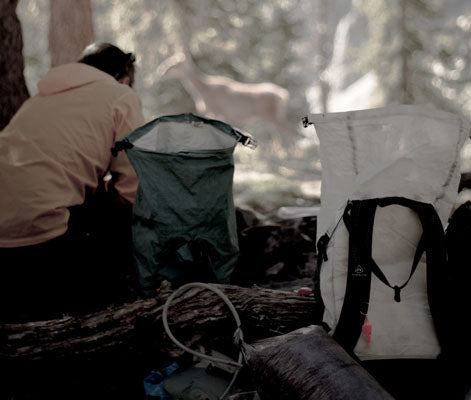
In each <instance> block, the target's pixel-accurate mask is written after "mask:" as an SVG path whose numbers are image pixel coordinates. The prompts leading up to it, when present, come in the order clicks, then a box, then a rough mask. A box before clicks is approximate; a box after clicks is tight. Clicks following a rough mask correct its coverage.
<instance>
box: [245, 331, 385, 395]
mask: <svg viewBox="0 0 471 400" xmlns="http://www.w3.org/2000/svg"><path fill="white" fill-rule="evenodd" d="M247 350H248V354H247V358H248V367H249V368H250V371H251V375H252V376H253V377H254V378H253V379H254V381H255V385H256V389H257V393H258V394H260V397H261V398H262V399H278V400H311V399H312V400H323V399H330V400H355V399H358V400H367V399H371V400H376V399H385V400H386V399H392V396H391V395H390V394H389V393H388V392H386V390H385V389H383V387H381V385H380V384H379V383H378V382H377V381H376V380H375V379H374V378H373V377H372V376H371V375H370V374H369V373H368V372H367V371H366V370H365V369H364V368H363V367H362V366H360V364H358V363H357V362H356V361H355V360H353V359H352V358H351V357H350V356H349V355H348V354H347V352H346V351H345V350H344V349H342V348H341V347H340V345H339V344H337V343H336V342H335V341H334V339H332V338H331V337H330V336H329V335H328V334H327V333H326V332H325V330H324V329H323V328H322V327H321V326H309V327H305V328H301V329H298V330H296V331H294V332H290V333H288V334H285V335H281V336H276V337H273V338H268V339H264V340H261V341H259V342H257V343H253V344H252V346H247Z"/></svg>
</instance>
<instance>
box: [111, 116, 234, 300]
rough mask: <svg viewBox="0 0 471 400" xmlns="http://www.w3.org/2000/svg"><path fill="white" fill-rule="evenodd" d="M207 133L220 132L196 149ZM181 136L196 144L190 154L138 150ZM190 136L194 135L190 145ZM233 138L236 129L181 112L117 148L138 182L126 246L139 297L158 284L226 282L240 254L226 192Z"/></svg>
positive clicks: (229, 193)
mask: <svg viewBox="0 0 471 400" xmlns="http://www.w3.org/2000/svg"><path fill="white" fill-rule="evenodd" d="M158 125H159V126H158ZM208 130H211V131H212V135H213V136H218V135H221V138H217V139H218V140H219V139H221V140H220V143H219V144H218V145H217V146H214V145H211V144H209V145H208V147H209V148H201V145H200V144H198V143H199V142H198V138H199V137H203V136H205V135H206V134H207V132H208ZM155 131H158V135H157V137H156V138H153V137H152V135H153V134H154V132H155ZM181 132H185V133H184V135H183V136H182V137H183V139H184V143H188V142H191V145H195V143H196V145H195V147H196V148H197V149H196V150H192V149H188V148H186V149H184V150H180V151H177V152H172V151H169V152H164V151H160V150H159V151H155V150H153V149H152V148H146V146H143V147H140V146H139V144H140V143H145V142H147V143H152V142H153V141H155V142H156V143H158V145H156V148H159V146H160V144H159V143H163V142H166V141H167V139H168V136H169V135H176V136H178V135H180V133H181ZM193 135H199V136H195V139H196V140H193ZM190 136H191V137H190ZM239 140H240V136H239V132H237V131H235V130H233V129H232V128H231V127H230V126H229V125H227V124H224V123H222V122H220V121H214V120H207V119H204V118H201V117H198V116H195V115H193V114H181V115H175V116H166V117H161V118H157V119H155V120H153V121H151V122H149V123H148V124H146V125H144V126H143V127H141V128H139V129H137V130H136V131H134V132H132V133H130V134H129V135H128V136H127V137H126V138H124V140H122V141H121V143H118V146H122V147H123V148H126V153H127V155H128V158H129V160H130V161H131V164H132V165H133V167H134V169H135V170H136V173H137V175H138V178H139V187H138V191H137V194H136V199H135V202H134V207H133V243H134V254H135V262H136V266H137V272H138V278H139V282H140V285H141V288H142V290H143V294H144V295H145V296H151V295H152V294H153V293H154V292H155V289H156V288H158V287H159V285H160V283H161V282H162V281H163V280H168V281H170V282H172V283H173V284H174V285H177V286H178V285H181V284H183V283H186V282H195V281H198V282H219V283H229V282H230V278H231V273H232V271H233V269H234V267H235V264H236V262H237V259H238V255H239V246H238V241H237V227H236V218H235V208H234V201H233V193H232V185H233V174H234V159H233V152H234V148H235V145H236V144H237V142H238V141H239ZM131 144H132V147H131ZM203 144H205V141H203ZM227 144H229V145H230V146H229V147H227ZM147 147H148V146H147ZM160 147H162V146H160ZM163 147H165V146H163ZM221 147H222V148H221Z"/></svg>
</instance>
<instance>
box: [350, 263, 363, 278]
mask: <svg viewBox="0 0 471 400" xmlns="http://www.w3.org/2000/svg"><path fill="white" fill-rule="evenodd" d="M353 276H358V277H366V272H365V268H363V267H362V266H361V265H360V264H358V265H357V266H356V267H355V269H354V270H353Z"/></svg>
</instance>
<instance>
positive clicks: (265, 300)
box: [0, 285, 315, 361]
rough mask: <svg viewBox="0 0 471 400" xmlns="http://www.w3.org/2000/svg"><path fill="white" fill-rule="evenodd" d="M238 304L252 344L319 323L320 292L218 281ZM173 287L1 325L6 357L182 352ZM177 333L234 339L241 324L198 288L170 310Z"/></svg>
mask: <svg viewBox="0 0 471 400" xmlns="http://www.w3.org/2000/svg"><path fill="white" fill-rule="evenodd" d="M216 286H217V287H218V288H219V289H221V290H222V291H223V292H224V293H225V294H226V295H227V297H228V298H229V300H230V301H231V302H232V303H233V304H234V306H235V308H236V310H237V312H238V313H239V316H240V318H241V321H242V329H243V331H244V334H245V338H246V341H253V340H257V339H260V338H264V337H270V336H274V335H279V334H283V333H287V332H290V331H292V330H295V329H297V328H300V327H303V326H307V325H310V324H312V322H313V317H312V316H313V313H314V310H315V303H314V300H313V298H312V296H299V295H297V294H295V293H292V292H285V291H279V290H271V289H262V288H260V287H257V286H255V287H252V288H244V287H239V286H230V285H216ZM171 293H172V290H171V289H170V288H169V287H168V286H165V285H163V286H162V287H161V288H160V289H159V290H158V291H157V294H156V296H155V297H154V298H151V299H147V300H143V299H142V300H138V301H135V302H133V303H129V304H124V305H121V306H113V307H109V308H107V309H106V310H103V311H100V312H97V313H93V314H89V315H83V316H78V315H76V316H74V315H66V316H64V317H63V318H60V319H55V320H48V321H34V322H28V323H24V324H0V339H1V340H0V359H3V360H7V361H8V360H26V361H28V360H58V359H81V358H85V359H87V358H88V359H89V358H93V357H96V356H97V355H103V354H106V353H107V352H113V353H116V352H139V351H145V352H154V354H156V355H158V354H162V355H165V356H166V357H177V356H180V355H182V350H181V349H179V348H177V347H176V346H175V345H174V344H173V342H171V341H170V339H169V338H168V337H167V336H166V334H165V332H164V329H163V326H162V309H163V305H164V303H165V301H166V299H167V298H168V296H169V295H170V294H171ZM168 321H169V324H170V326H171V328H172V332H173V334H174V335H175V336H176V337H177V338H178V339H179V340H180V341H182V342H184V343H185V344H186V345H188V346H197V345H199V344H202V345H204V344H206V345H207V344H211V345H216V344H217V343H218V341H221V339H222V340H225V341H226V342H228V339H229V342H230V341H231V340H230V339H231V338H232V334H233V333H234V329H235V323H234V321H233V320H232V316H231V314H230V312H229V311H228V309H227V306H226V305H225V304H224V302H223V301H222V299H221V298H219V297H218V296H217V295H216V294H215V293H213V292H211V291H208V290H204V289H201V288H192V289H190V290H188V291H187V292H185V293H183V294H182V295H181V296H180V297H179V298H176V299H175V300H174V302H173V303H172V305H171V309H170V310H169V320H168Z"/></svg>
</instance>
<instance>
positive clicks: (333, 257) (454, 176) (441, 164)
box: [309, 105, 470, 359]
mask: <svg viewBox="0 0 471 400" xmlns="http://www.w3.org/2000/svg"><path fill="white" fill-rule="evenodd" d="M309 119H310V121H312V122H314V126H315V129H316V133H317V135H318V137H319V141H320V150H321V151H320V154H321V163H322V189H321V211H320V214H319V217H318V225H317V226H318V230H317V232H318V238H319V237H320V236H322V235H323V234H324V233H326V232H327V233H328V234H329V236H331V234H332V232H333V231H334V227H335V226H336V224H337V223H338V221H339V220H340V219H341V217H342V214H343V209H344V207H345V205H346V203H347V201H348V200H349V199H350V200H363V199H371V198H383V197H396V196H399V197H406V198H409V199H413V200H417V201H421V202H425V203H431V204H433V205H434V206H435V208H436V210H437V213H438V214H439V216H440V218H441V221H442V223H443V224H444V225H445V224H446V222H447V220H448V218H449V215H450V212H451V210H452V207H453V204H454V201H455V200H456V197H457V188H458V184H459V179H460V166H459V153H460V150H461V147H462V146H463V144H464V141H465V140H466V138H467V136H468V135H469V129H470V127H469V125H468V123H467V122H466V121H464V120H463V119H461V118H460V117H458V116H455V115H453V114H450V113H447V112H443V111H439V110H436V109H433V108H431V107H421V106H409V105H407V106H406V105H398V106H391V107H385V108H380V109H372V110H361V111H353V112H346V113H333V114H314V115H311V116H310V118H309ZM421 233H422V227H421V225H420V222H419V220H418V217H417V216H416V214H415V213H414V212H413V211H411V210H409V209H407V208H405V207H401V206H398V205H392V206H388V207H384V208H381V207H378V209H377V212H376V216H375V224H374V231H373V259H374V260H375V261H376V263H377V264H378V266H379V267H380V269H381V270H382V271H383V273H384V274H385V275H386V277H387V278H388V281H389V282H390V284H391V285H392V286H394V285H398V286H401V285H402V284H403V283H405V282H406V281H407V279H408V277H409V274H410V271H411V266H412V261H413V258H414V254H415V251H416V245H417V243H418V241H419V238H420V235H421ZM327 256H328V261H326V262H324V263H323V265H322V269H321V294H322V299H323V301H324V304H325V307H326V308H325V313H324V322H326V323H327V324H328V325H329V326H330V327H331V328H332V331H331V332H332V333H333V332H334V330H335V327H336V325H337V322H338V318H339V316H340V312H341V310H342V305H343V300H344V296H345V287H346V278H347V267H348V232H347V230H346V228H345V226H344V224H343V221H340V222H339V223H338V226H337V228H336V229H335V233H334V235H333V236H332V238H331V240H330V243H329V245H328V248H327ZM367 317H368V320H369V322H370V323H371V325H372V336H371V341H370V342H369V343H368V341H367V338H366V335H364V334H362V335H361V336H360V339H359V341H358V343H357V346H356V348H355V353H356V354H357V355H358V356H359V357H360V359H391V358H434V357H436V356H437V355H438V353H439V351H440V348H439V344H438V341H437V338H436V336H435V332H434V328H433V323H432V319H431V316H430V310H429V307H428V300H427V289H426V264H425V255H424V256H423V258H422V260H421V261H420V263H419V265H418V267H417V269H416V271H415V273H414V276H413V277H412V279H411V280H410V282H409V283H408V284H407V286H406V287H405V288H404V289H403V290H402V291H401V302H396V301H394V291H393V290H392V289H391V288H389V287H388V286H386V285H385V284H384V283H382V282H381V281H379V279H378V278H376V276H374V275H372V282H371V293H370V304H369V310H368V316H367Z"/></svg>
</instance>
